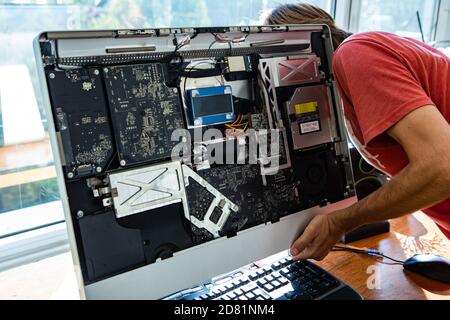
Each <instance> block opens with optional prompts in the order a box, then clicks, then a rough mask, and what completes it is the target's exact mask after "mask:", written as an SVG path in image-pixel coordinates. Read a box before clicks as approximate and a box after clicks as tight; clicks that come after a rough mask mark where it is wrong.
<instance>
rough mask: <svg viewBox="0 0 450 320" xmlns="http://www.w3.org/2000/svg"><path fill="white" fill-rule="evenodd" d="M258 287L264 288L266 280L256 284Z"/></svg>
mask: <svg viewBox="0 0 450 320" xmlns="http://www.w3.org/2000/svg"><path fill="white" fill-rule="evenodd" d="M257 284H258V286H260V287H264V286H265V285H266V284H267V280H266V279H261V280H259V281H258V282H257Z"/></svg>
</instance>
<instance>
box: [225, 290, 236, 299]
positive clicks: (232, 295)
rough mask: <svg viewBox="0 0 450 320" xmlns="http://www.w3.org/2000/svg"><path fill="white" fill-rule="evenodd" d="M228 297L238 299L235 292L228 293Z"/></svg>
mask: <svg viewBox="0 0 450 320" xmlns="http://www.w3.org/2000/svg"><path fill="white" fill-rule="evenodd" d="M227 297H228V298H230V300H236V298H237V295H236V294H235V293H233V292H230V293H229V294H227Z"/></svg>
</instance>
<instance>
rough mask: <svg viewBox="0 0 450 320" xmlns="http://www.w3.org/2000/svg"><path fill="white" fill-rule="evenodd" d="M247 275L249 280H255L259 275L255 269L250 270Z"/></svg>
mask: <svg viewBox="0 0 450 320" xmlns="http://www.w3.org/2000/svg"><path fill="white" fill-rule="evenodd" d="M248 277H249V279H250V280H251V281H255V280H256V279H258V278H259V275H258V273H256V271H255V272H252V273H251V274H250V275H249V276H248Z"/></svg>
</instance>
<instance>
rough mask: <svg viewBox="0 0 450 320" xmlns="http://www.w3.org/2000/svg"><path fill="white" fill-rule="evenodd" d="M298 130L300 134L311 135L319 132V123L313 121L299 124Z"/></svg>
mask: <svg viewBox="0 0 450 320" xmlns="http://www.w3.org/2000/svg"><path fill="white" fill-rule="evenodd" d="M300 130H301V133H302V134H307V133H312V132H317V131H320V122H319V121H313V122H307V123H302V124H300Z"/></svg>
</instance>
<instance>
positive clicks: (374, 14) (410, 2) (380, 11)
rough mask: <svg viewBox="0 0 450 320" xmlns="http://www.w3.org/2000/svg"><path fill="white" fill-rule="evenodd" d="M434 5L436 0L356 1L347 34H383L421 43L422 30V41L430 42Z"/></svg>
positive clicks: (436, 3) (434, 21) (433, 23)
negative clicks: (349, 30) (366, 32)
mask: <svg viewBox="0 0 450 320" xmlns="http://www.w3.org/2000/svg"><path fill="white" fill-rule="evenodd" d="M438 4H439V1H438V0H402V1H398V0H356V1H353V3H352V8H351V9H352V15H351V16H352V21H351V24H350V25H351V30H352V31H354V32H363V31H386V32H391V33H394V34H397V35H400V36H406V37H411V38H415V39H417V40H422V33H421V27H422V31H423V36H424V40H425V41H432V40H434V35H435V33H436V21H437V19H436V16H437V11H438V10H437V9H438ZM418 12H419V16H420V19H419V17H418V14H417V13H418ZM419 21H420V22H419Z"/></svg>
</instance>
